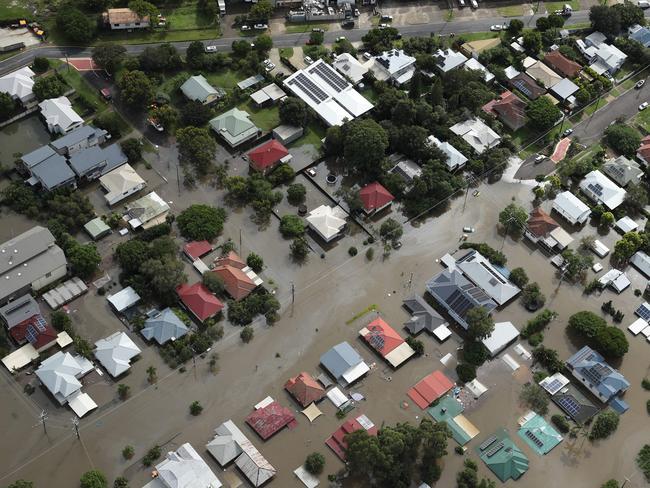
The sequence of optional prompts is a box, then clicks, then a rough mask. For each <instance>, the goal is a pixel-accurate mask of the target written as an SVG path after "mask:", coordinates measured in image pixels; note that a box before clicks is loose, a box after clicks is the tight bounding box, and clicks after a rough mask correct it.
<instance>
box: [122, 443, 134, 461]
mask: <svg viewBox="0 0 650 488" xmlns="http://www.w3.org/2000/svg"><path fill="white" fill-rule="evenodd" d="M134 454H135V449H133V446H124V449H122V457H123V458H124V459H131V458H132V457H133V455H134Z"/></svg>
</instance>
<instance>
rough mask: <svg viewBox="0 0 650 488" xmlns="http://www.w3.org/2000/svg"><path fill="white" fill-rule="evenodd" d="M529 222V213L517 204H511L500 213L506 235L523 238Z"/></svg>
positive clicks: (500, 220) (500, 221)
mask: <svg viewBox="0 0 650 488" xmlns="http://www.w3.org/2000/svg"><path fill="white" fill-rule="evenodd" d="M527 220H528V213H527V212H526V210H524V209H523V208H522V207H520V206H519V205H517V204H515V203H511V204H509V205H508V206H507V207H506V208H504V209H503V210H502V211H501V212H500V213H499V223H500V224H501V225H502V226H503V228H504V230H505V232H506V233H508V234H510V235H513V236H517V237H518V236H521V234H522V232H523V229H524V228H525V226H526V222H527Z"/></svg>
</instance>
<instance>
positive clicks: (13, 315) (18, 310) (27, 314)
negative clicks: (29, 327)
mask: <svg viewBox="0 0 650 488" xmlns="http://www.w3.org/2000/svg"><path fill="white" fill-rule="evenodd" d="M40 313H41V310H40V308H39V307H38V303H36V300H34V299H33V298H32V296H31V295H23V296H22V297H20V298H17V299H15V300H13V301H11V302H9V303H8V304H7V305H5V306H4V307H2V308H0V317H2V320H3V321H4V323H5V324H6V326H7V329H12V328H13V327H15V326H16V325H18V324H20V323H21V322H23V321H25V320H27V319H29V318H31V317H33V316H34V315H38V314H40Z"/></svg>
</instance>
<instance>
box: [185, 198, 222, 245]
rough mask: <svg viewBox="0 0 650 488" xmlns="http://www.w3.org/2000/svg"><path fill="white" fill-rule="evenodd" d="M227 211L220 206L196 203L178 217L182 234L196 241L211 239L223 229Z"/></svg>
mask: <svg viewBox="0 0 650 488" xmlns="http://www.w3.org/2000/svg"><path fill="white" fill-rule="evenodd" d="M225 220H226V211H225V210H224V209H222V208H220V207H212V206H210V205H204V204H194V205H191V206H189V207H188V208H187V209H185V210H183V211H182V212H181V213H180V214H179V215H178V217H177V218H176V224H177V225H178V228H179V230H180V231H181V235H182V236H183V237H185V238H187V239H191V240H194V241H202V240H207V241H211V240H212V239H214V238H215V237H217V236H218V235H219V234H220V233H221V231H222V230H223V223H224V221H225Z"/></svg>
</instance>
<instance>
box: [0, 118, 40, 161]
mask: <svg viewBox="0 0 650 488" xmlns="http://www.w3.org/2000/svg"><path fill="white" fill-rule="evenodd" d="M48 142H50V134H49V132H48V131H47V128H46V127H45V125H44V124H43V122H42V121H41V120H40V119H39V118H38V115H30V116H29V117H26V118H24V119H22V120H19V121H18V122H14V123H13V124H9V125H8V126H7V127H5V128H3V129H0V162H2V165H3V166H5V167H13V162H14V159H16V158H15V157H14V154H16V153H21V154H27V153H28V152H30V151H33V150H34V149H38V148H39V147H41V146H43V145H44V144H47V143H48Z"/></svg>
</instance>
